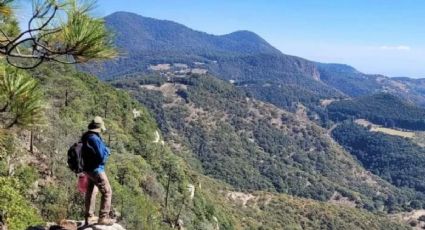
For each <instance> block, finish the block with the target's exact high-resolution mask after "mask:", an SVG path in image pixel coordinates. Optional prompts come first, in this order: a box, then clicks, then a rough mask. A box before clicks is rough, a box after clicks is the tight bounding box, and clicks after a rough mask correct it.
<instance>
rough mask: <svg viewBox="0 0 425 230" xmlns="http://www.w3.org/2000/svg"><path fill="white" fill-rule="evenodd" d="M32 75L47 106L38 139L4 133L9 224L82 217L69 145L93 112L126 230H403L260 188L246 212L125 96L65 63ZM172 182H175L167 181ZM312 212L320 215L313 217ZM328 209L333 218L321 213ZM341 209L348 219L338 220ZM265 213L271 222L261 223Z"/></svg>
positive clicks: (22, 132) (0, 194) (2, 193)
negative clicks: (102, 124)
mask: <svg viewBox="0 0 425 230" xmlns="http://www.w3.org/2000/svg"><path fill="white" fill-rule="evenodd" d="M31 75H32V76H33V77H35V78H36V79H38V81H39V83H40V86H41V88H42V90H43V92H44V101H45V103H46V106H47V107H48V108H49V109H48V110H46V114H45V123H44V125H43V126H40V127H34V128H32V129H31V132H32V135H29V134H30V133H29V131H28V130H27V129H17V128H14V129H11V130H6V131H4V132H3V133H2V140H5V142H2V144H1V146H2V147H4V149H5V152H2V154H5V155H3V156H5V157H6V159H8V160H7V161H1V162H2V164H1V166H0V172H1V177H0V180H1V181H3V182H2V185H3V186H2V188H1V189H0V199H3V200H4V199H6V200H8V199H12V200H13V203H9V202H6V203H4V202H2V203H1V204H0V208H1V209H2V210H3V212H6V213H8V214H9V215H11V216H12V218H11V219H8V224H9V228H10V229H12V230H14V229H23V228H25V227H27V226H30V225H35V224H37V223H40V224H42V223H43V222H44V221H58V220H60V219H63V218H75V219H78V218H81V210H82V206H83V200H82V195H81V194H78V192H77V191H76V187H75V183H76V178H75V177H74V176H73V174H72V173H71V171H70V170H69V169H68V168H67V166H66V150H67V148H68V146H69V145H70V144H71V143H73V142H75V141H76V140H78V138H79V136H80V134H81V133H82V132H83V131H84V130H85V128H86V123H87V120H89V119H90V118H91V117H92V116H93V115H102V116H104V117H105V120H106V125H107V127H108V129H109V131H108V133H106V135H104V139H105V141H106V142H107V143H108V145H109V146H110V147H111V149H112V156H111V160H110V163H109V164H108V167H107V171H108V174H109V175H110V176H109V177H110V181H111V185H112V187H113V191H114V195H113V206H114V210H115V211H116V212H117V213H120V218H119V220H120V223H121V224H123V225H124V226H126V228H127V229H167V228H168V226H171V224H172V223H175V221H177V219H176V218H178V219H181V220H183V221H184V223H185V227H187V228H188V229H211V228H213V227H214V226H216V225H219V226H220V229H241V228H251V227H253V228H258V227H262V228H266V229H267V228H274V227H277V226H281V227H282V228H287V227H288V226H292V227H291V228H289V229H292V228H300V229H301V228H302V229H314V228H315V227H316V226H317V225H316V221H320V222H321V223H322V224H323V226H328V225H330V226H334V227H335V228H345V227H348V226H353V225H352V224H353V221H354V220H357V222H358V223H363V224H361V225H358V226H357V229H383V228H386V227H385V226H387V227H388V226H390V227H391V228H392V229H404V227H402V225H400V224H397V223H395V222H394V223H392V222H390V221H389V220H388V219H386V218H385V217H377V216H374V215H372V214H370V213H366V212H361V211H357V210H355V209H353V208H343V207H339V206H337V205H331V204H322V203H318V202H314V201H308V200H302V199H298V198H294V197H288V196H282V195H275V194H269V195H266V197H267V201H266V202H265V203H263V202H262V201H260V200H258V199H260V197H263V196H262V195H261V196H259V195H258V194H255V197H257V196H258V199H257V198H256V199H255V200H256V201H255V202H257V203H258V204H260V203H261V206H262V207H263V208H262V209H263V210H262V211H260V213H259V210H258V208H257V206H251V203H250V202H251V201H249V202H248V204H247V207H245V208H242V209H241V208H240V205H241V204H240V203H239V202H240V201H239V200H238V199H237V198H234V197H233V196H231V195H232V194H233V193H232V190H233V189H232V187H231V186H228V185H225V184H223V183H222V182H218V181H217V182H214V181H212V180H211V179H208V178H207V177H204V176H202V174H200V172H199V171H197V170H195V171H193V170H192V166H188V165H187V164H186V163H185V161H183V159H182V158H181V157H182V155H181V154H179V155H175V154H173V152H172V151H171V150H170V149H169V148H168V147H167V145H168V144H167V143H168V142H167V143H165V145H163V144H161V142H160V141H155V139H156V134H155V132H156V131H157V129H156V124H155V122H154V120H153V119H152V118H151V116H150V112H148V111H147V110H146V109H145V108H144V107H143V106H140V105H139V104H138V103H137V102H136V101H134V100H133V99H131V98H130V97H129V95H128V94H127V93H125V92H122V91H118V90H114V89H113V88H111V87H110V86H108V85H106V84H105V83H101V82H100V81H98V80H96V79H95V77H93V76H89V75H86V74H81V73H78V72H75V71H74V70H72V69H69V68H66V67H64V66H58V65H48V66H43V67H41V68H39V69H37V70H34V71H32V72H31ZM30 137H33V139H32V141H31V139H29V138H30ZM12 143H15V144H12ZM183 157H186V156H185V155H183ZM2 159H3V158H2ZM169 183H170V185H171V186H169V187H168V186H166V185H167V184H169ZM191 184H192V186H193V185H195V193H194V196H193V198H191V195H190V192H189V190H188V186H189V185H191ZM29 187H31V189H28V188H29ZM17 188H19V189H17ZM167 191H168V192H167ZM167 195H168V196H167ZM166 199H168V205H165V200H166ZM261 199H262V198H261ZM252 201H253V200H252ZM229 202H230V203H229ZM5 204H7V205H6V206H5ZM285 204H287V205H289V206H287V205H285ZM305 205H308V207H309V208H307V209H305ZM28 206H31V207H33V209H27V207H28ZM274 206H276V207H277V206H278V207H284V206H286V208H287V209H288V212H286V211H284V212H278V211H277V210H276V209H275V208H273V207H274ZM289 207H291V208H290V210H292V211H290V210H289ZM24 208H25V210H26V211H25V212H23V211H22V210H24ZM279 210H280V209H279ZM314 210H315V211H314ZM312 211H313V212H314V213H315V214H314V215H311V214H309V213H312ZM329 211H331V212H334V213H335V215H332V216H331V217H326V216H325V215H322V214H320V213H323V214H324V213H327V212H329ZM261 213H263V214H261ZM338 213H341V215H344V216H350V217H351V218H352V219H351V220H350V219H347V218H346V217H344V218H340V217H338V216H340V215H339V214H338ZM262 216H268V217H272V216H274V218H272V219H270V220H268V221H264V222H262V221H261V219H262V218H263V217H262ZM242 217H243V218H242ZM246 217H249V218H246ZM377 218H379V221H376V220H377ZM364 223H369V224H364ZM242 226H244V227H242ZM371 226H372V228H370V227H371Z"/></svg>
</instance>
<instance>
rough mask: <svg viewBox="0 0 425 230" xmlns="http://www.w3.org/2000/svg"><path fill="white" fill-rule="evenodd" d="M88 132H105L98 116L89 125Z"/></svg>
mask: <svg viewBox="0 0 425 230" xmlns="http://www.w3.org/2000/svg"><path fill="white" fill-rule="evenodd" d="M88 129H89V131H92V132H97V133H100V132H101V131H106V127H105V122H103V119H102V118H101V117H99V116H96V117H94V119H93V120H92V121H91V122H90V123H89V126H88Z"/></svg>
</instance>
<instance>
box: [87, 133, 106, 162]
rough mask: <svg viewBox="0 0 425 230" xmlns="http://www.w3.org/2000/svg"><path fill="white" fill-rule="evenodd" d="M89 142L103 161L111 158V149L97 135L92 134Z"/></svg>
mask: <svg viewBox="0 0 425 230" xmlns="http://www.w3.org/2000/svg"><path fill="white" fill-rule="evenodd" d="M88 144H89V145H90V146H91V147H92V148H93V150H94V151H95V152H96V154H98V155H99V156H100V157H101V159H102V162H103V163H105V162H106V161H107V160H108V158H109V149H108V147H106V145H105V144H104V143H103V141H102V140H101V139H100V138H99V137H98V136H95V135H92V136H90V137H89V138H88Z"/></svg>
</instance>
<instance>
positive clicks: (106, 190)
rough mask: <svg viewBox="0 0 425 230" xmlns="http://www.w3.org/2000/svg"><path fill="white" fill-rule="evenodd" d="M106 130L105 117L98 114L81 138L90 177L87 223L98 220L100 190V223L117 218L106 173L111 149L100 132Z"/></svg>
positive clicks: (86, 199)
mask: <svg viewBox="0 0 425 230" xmlns="http://www.w3.org/2000/svg"><path fill="white" fill-rule="evenodd" d="M104 131H106V128H105V124H104V122H103V119H102V118H101V117H99V116H96V117H95V118H94V119H93V120H92V121H91V122H90V124H89V125H88V131H87V132H86V133H84V134H83V136H82V138H81V140H82V143H83V146H82V152H83V154H82V158H83V161H84V166H83V171H84V173H85V174H86V175H87V177H88V187H87V192H86V197H85V224H86V225H88V224H92V223H93V222H95V221H96V219H97V218H96V217H95V215H94V212H95V204H96V195H97V193H98V190H99V191H100V193H101V194H102V198H101V202H100V212H99V219H98V222H97V223H98V224H102V225H112V224H114V222H115V220H113V219H111V218H110V216H109V213H110V211H111V200H112V190H111V186H110V184H109V181H108V177H107V176H106V173H105V164H106V161H107V160H108V157H109V154H110V152H109V149H108V147H106V145H105V143H104V142H103V140H102V138H101V136H100V133H101V132H104Z"/></svg>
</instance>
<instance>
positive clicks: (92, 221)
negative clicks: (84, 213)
mask: <svg viewBox="0 0 425 230" xmlns="http://www.w3.org/2000/svg"><path fill="white" fill-rule="evenodd" d="M98 220H99V217H97V216H89V217H86V221H85V223H84V225H91V224H95V223H96V222H97V221H98Z"/></svg>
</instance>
